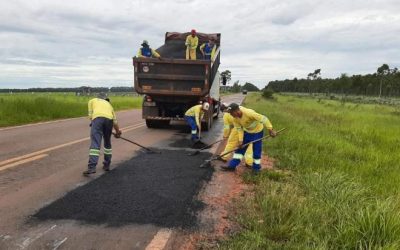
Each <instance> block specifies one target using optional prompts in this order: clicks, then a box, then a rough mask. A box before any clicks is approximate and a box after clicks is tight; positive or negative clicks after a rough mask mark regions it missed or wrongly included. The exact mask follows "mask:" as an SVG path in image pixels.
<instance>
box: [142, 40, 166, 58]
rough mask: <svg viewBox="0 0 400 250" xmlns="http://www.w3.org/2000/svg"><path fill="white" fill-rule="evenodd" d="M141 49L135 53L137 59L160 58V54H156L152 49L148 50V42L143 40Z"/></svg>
mask: <svg viewBox="0 0 400 250" xmlns="http://www.w3.org/2000/svg"><path fill="white" fill-rule="evenodd" d="M141 45H142V47H141V48H140V49H139V51H138V53H137V57H142V58H151V57H155V58H160V59H161V56H160V54H158V53H157V51H155V50H154V49H152V48H150V45H149V42H148V41H147V40H143V43H142V44H141Z"/></svg>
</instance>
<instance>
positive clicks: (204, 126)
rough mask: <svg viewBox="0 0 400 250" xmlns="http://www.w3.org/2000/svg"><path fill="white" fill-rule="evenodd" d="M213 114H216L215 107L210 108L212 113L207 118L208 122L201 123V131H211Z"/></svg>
mask: <svg viewBox="0 0 400 250" xmlns="http://www.w3.org/2000/svg"><path fill="white" fill-rule="evenodd" d="M213 114H214V107H213V106H210V113H209V114H208V116H207V121H205V122H202V123H201V130H203V131H208V130H210V129H211V126H212V123H213V120H214V118H213Z"/></svg>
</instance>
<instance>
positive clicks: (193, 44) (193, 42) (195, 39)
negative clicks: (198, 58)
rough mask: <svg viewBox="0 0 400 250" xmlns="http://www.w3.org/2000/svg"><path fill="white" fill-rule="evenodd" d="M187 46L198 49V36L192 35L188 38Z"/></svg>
mask: <svg viewBox="0 0 400 250" xmlns="http://www.w3.org/2000/svg"><path fill="white" fill-rule="evenodd" d="M185 45H186V47H189V48H190V49H196V48H197V46H198V45H199V38H198V37H197V36H195V37H192V35H188V36H187V37H186V42H185Z"/></svg>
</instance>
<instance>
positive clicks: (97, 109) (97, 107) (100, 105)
mask: <svg viewBox="0 0 400 250" xmlns="http://www.w3.org/2000/svg"><path fill="white" fill-rule="evenodd" d="M88 110H89V118H90V120H94V119H95V118H97V117H105V118H108V119H112V120H113V121H114V123H115V124H116V123H117V117H116V116H115V112H114V109H113V107H112V106H111V104H110V103H109V102H108V101H106V100H104V99H100V98H93V99H91V100H90V101H89V102H88Z"/></svg>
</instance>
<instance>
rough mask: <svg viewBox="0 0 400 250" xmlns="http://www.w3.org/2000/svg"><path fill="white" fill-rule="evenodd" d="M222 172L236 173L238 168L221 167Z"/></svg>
mask: <svg viewBox="0 0 400 250" xmlns="http://www.w3.org/2000/svg"><path fill="white" fill-rule="evenodd" d="M220 168H221V170H222V171H227V172H235V170H236V168H231V167H229V166H221V167H220Z"/></svg>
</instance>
